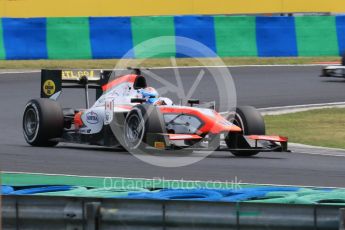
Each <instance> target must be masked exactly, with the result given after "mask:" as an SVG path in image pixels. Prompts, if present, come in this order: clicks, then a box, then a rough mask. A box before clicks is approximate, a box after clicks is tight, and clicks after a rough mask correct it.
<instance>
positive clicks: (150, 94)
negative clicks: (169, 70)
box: [139, 87, 159, 104]
mask: <svg viewBox="0 0 345 230" xmlns="http://www.w3.org/2000/svg"><path fill="white" fill-rule="evenodd" d="M139 93H140V94H141V96H142V97H143V98H145V99H146V103H147V104H154V103H155V102H156V101H157V100H158V96H159V94H158V92H157V90H155V88H153V87H146V88H145V89H141V90H140V92H139Z"/></svg>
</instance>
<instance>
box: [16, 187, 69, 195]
mask: <svg viewBox="0 0 345 230" xmlns="http://www.w3.org/2000/svg"><path fill="white" fill-rule="evenodd" d="M73 189H74V186H69V185H61V186H60V185H58V186H44V187H30V188H21V189H18V190H15V191H13V192H11V193H10V195H33V194H39V193H48V192H62V191H70V190H73Z"/></svg>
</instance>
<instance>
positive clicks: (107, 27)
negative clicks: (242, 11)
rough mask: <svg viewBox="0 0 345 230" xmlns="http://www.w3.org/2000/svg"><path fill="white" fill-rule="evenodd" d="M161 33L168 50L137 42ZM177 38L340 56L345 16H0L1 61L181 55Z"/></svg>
mask: <svg viewBox="0 0 345 230" xmlns="http://www.w3.org/2000/svg"><path fill="white" fill-rule="evenodd" d="M160 36H172V38H173V39H172V42H171V43H170V44H166V47H165V48H166V52H165V53H161V52H160V50H157V49H158V48H157V47H152V49H151V48H150V47H148V49H147V50H144V51H143V50H142V47H140V46H137V45H138V44H140V43H141V42H144V41H147V40H149V39H152V38H157V37H160ZM178 36H181V37H186V38H190V39H193V40H195V41H197V42H200V43H202V44H204V45H206V46H208V47H209V48H210V49H211V50H212V51H214V52H215V53H216V54H217V55H218V56H220V57H245V56H246V57H248V56H256V57H287V56H295V57H296V56H326V55H327V56H336V55H342V53H343V52H344V50H345V42H344V41H345V15H336V16H295V17H287V16H286V17H284V16H273V17H272V16H271V17H269V16H224V15H217V16H151V17H150V16H147V17H66V18H61V17H58V18H56V17H55V18H0V59H5V60H23V59H107V58H122V57H123V56H124V55H125V54H126V58H145V57H149V56H151V54H157V56H155V57H156V58H157V57H163V58H164V57H171V56H175V57H180V56H181V53H182V52H184V51H185V50H183V49H186V48H184V47H181V45H179V43H177V42H176V39H177V38H178ZM130 50H132V51H133V52H129V53H127V52H128V51H130ZM158 54H159V55H158ZM199 55H200V54H199V53H191V54H190V56H191V57H199ZM206 55H210V54H206Z"/></svg>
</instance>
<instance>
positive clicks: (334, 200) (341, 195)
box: [294, 191, 345, 206]
mask: <svg viewBox="0 0 345 230" xmlns="http://www.w3.org/2000/svg"><path fill="white" fill-rule="evenodd" d="M294 204H324V205H342V206H345V192H339V191H332V192H328V193H316V194H310V195H306V196H301V197H298V198H296V199H295V201H294Z"/></svg>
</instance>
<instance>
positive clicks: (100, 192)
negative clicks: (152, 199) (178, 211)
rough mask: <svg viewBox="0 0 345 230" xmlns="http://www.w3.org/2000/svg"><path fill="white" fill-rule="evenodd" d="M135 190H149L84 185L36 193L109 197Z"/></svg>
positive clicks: (123, 194)
mask: <svg viewBox="0 0 345 230" xmlns="http://www.w3.org/2000/svg"><path fill="white" fill-rule="evenodd" d="M135 192H149V190H147V189H143V188H133V189H128V190H126V189H117V188H115V189H104V188H94V189H87V188H85V187H76V188H75V189H73V190H70V191H63V192H46V193H39V194H37V195H40V196H42V195H44V196H77V197H99V198H109V197H115V196H127V195H128V193H135Z"/></svg>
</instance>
